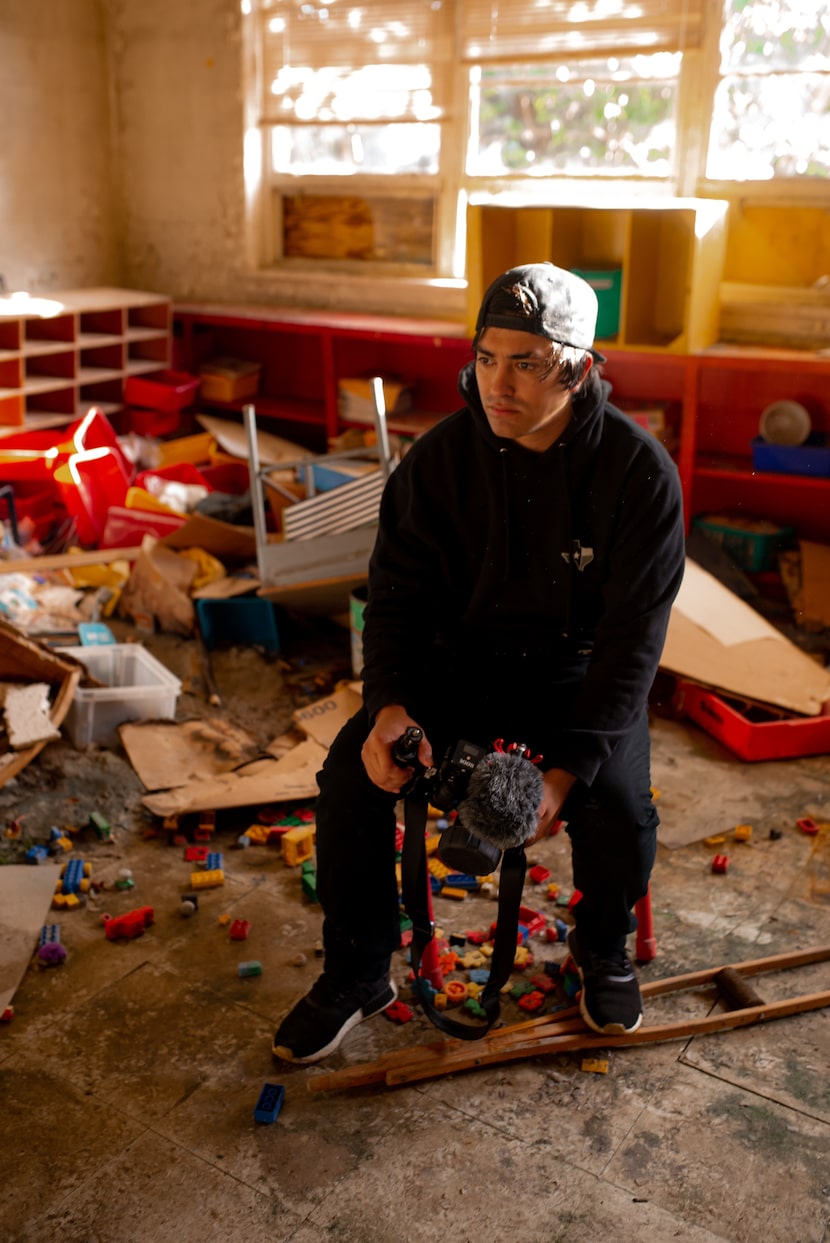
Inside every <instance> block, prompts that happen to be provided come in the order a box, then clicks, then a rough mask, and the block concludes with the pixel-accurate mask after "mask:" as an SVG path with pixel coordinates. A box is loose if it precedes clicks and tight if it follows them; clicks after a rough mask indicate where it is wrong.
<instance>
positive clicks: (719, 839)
mask: <svg viewBox="0 0 830 1243" xmlns="http://www.w3.org/2000/svg"><path fill="white" fill-rule="evenodd" d="M703 844H704V846H725V845H726V838H725V836H724V835H723V833H716V834H715V836H714V837H704V839H703Z"/></svg>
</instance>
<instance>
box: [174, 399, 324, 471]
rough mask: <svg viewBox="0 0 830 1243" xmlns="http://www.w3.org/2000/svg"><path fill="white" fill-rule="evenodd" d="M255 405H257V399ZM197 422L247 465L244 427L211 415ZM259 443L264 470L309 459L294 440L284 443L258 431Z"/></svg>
mask: <svg viewBox="0 0 830 1243" xmlns="http://www.w3.org/2000/svg"><path fill="white" fill-rule="evenodd" d="M253 401H254V404H256V399H255V398H254V399H253ZM196 420H197V422H198V423H200V424H201V425H202V427H203V428H204V429H205V431H206V432H210V434H211V436H214V437H215V438H216V440H217V441H218V442H219V445H220V447H221V448H222V449H224V450H225V452H226V453H230V454H231V456H232V457H238V458H240V459H241V460H242V461H243V462H247V460H248V438H247V436H246V433H245V428H244V427H242V426H241V425H240V424H239V423H232V422H231V421H230V419H217V418H215V417H214V416H213V415H210V414H198V415H197V416H196ZM256 441H257V450H258V452H259V460H260V462H261V463H262V465H263V466H279V464H280V463H281V462H294V461H296V460H297V459H298V458H305V457H308V456H309V450H308V449H304V448H303V446H302V445H298V444H295V442H294V441H293V440H285V439H284V438H283V437H282V436H274V435H273V433H271V432H262V431H259V430H257V435H256Z"/></svg>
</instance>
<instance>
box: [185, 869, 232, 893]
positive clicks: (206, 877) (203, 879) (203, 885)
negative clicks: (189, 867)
mask: <svg viewBox="0 0 830 1243" xmlns="http://www.w3.org/2000/svg"><path fill="white" fill-rule="evenodd" d="M224 883H225V873H224V872H223V871H222V869H221V868H211V869H210V871H206V872H191V873H190V884H191V888H193V889H216V888H218V887H219V885H224Z"/></svg>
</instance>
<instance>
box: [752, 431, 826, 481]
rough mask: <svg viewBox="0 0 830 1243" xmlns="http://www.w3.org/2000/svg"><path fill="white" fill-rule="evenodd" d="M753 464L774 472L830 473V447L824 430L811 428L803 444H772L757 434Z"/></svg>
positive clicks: (796, 473) (799, 473) (758, 467)
mask: <svg viewBox="0 0 830 1243" xmlns="http://www.w3.org/2000/svg"><path fill="white" fill-rule="evenodd" d="M752 465H753V466H754V467H755V469H756V470H763V471H770V472H771V473H773V474H776V475H822V476H827V475H830V447H828V445H827V437H826V436H825V435H824V433H823V432H811V433H810V435H809V436H808V437H807V439H806V440H805V441H804V444H803V445H773V444H770V443H769V442H768V441H766V440H764V439H763V437H762V436H756V437H755V439H754V440H753V441H752Z"/></svg>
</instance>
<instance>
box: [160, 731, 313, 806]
mask: <svg viewBox="0 0 830 1243" xmlns="http://www.w3.org/2000/svg"><path fill="white" fill-rule="evenodd" d="M325 758H326V748H325V747H321V746H320V745H319V743H316V742H314V741H312V739H310V738H308V739H306V741H305V742H301V743H299V745H298V746H296V747H295V748H294V750H293V751H289V753H288V754H287V755H285V756H283V758H282V759H279V760H272V759H263V760H256V761H254V763H253V764H249V765H247V766H246V767H245V768H241V769H239V770H238V771H236V772H232V773H223V774H222V775H220V776H218V777H214V778H213V779H211V780H207V781H198V782H193V783H191V784H189V785H186V786H180V787H179V788H178V789H176V790H166V791H164V792H163V793H160V794H148V795H147V797H146V798H143V799H142V800H141V801H142V803H143V805H144V806H145V807H146V808H147V810H148V811H150V812H151V813H152V814H153V815H154V816H175V815H184V814H186V813H187V812H191V811H221V810H223V809H224V808H228V807H254V806H260V805H261V804H263V803H286V802H292V801H294V800H301V799H307V798H316V797H317V795H318V794H319V793H320V791H319V788H318V786H317V773H318V772H319V771H320V767H321V765H322V763H323V760H324V759H325Z"/></svg>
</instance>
